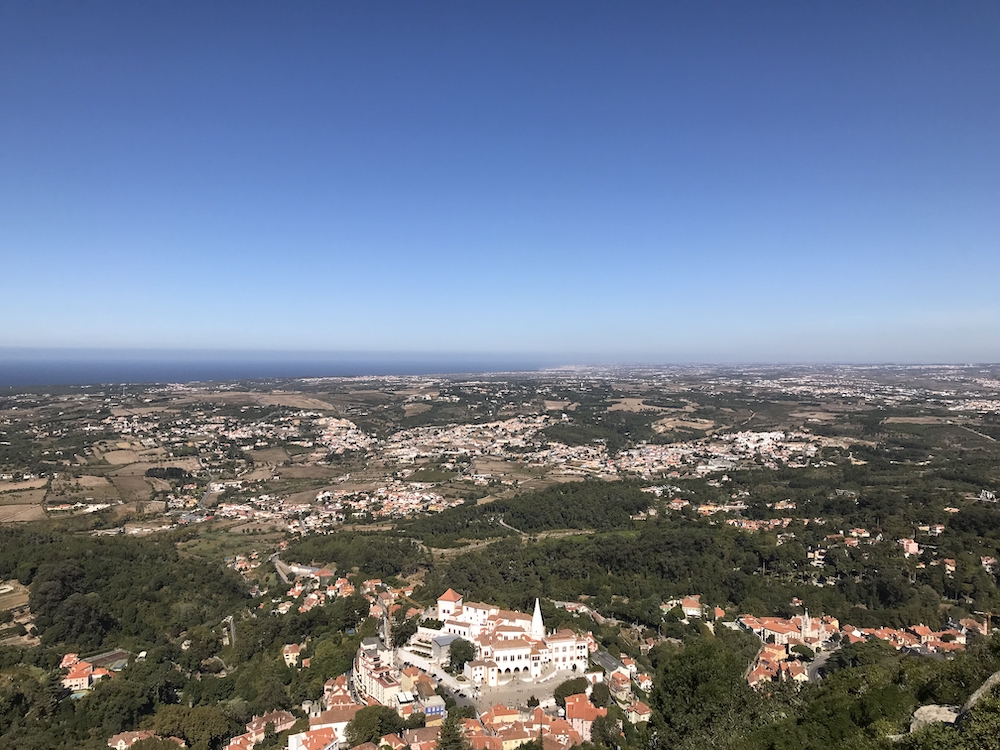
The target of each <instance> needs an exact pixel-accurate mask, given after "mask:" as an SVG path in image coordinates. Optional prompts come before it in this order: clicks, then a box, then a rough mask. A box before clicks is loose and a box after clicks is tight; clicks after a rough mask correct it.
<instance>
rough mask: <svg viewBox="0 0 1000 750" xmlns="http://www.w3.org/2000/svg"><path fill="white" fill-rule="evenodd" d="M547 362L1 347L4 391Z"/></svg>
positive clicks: (473, 369) (474, 369)
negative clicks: (5, 388)
mask: <svg viewBox="0 0 1000 750" xmlns="http://www.w3.org/2000/svg"><path fill="white" fill-rule="evenodd" d="M560 364H565V363H564V362H561V361H556V360H553V359H551V358H546V357H539V356H535V357H530V356H521V357H518V356H513V355H512V356H489V355H461V354H406V353H403V354H399V353H350V352H349V353H342V354H336V353H333V354H315V353H288V352H282V353H266V352H225V353H219V354H213V353H206V352H191V351H174V352H171V351H143V352H135V351H120V350H66V349H60V350H43V349H31V350H28V349H0V387H19V386H22V387H28V386H44V385H89V384H95V383H189V382H197V381H209V380H256V379H268V378H299V377H338V376H339V377H353V376H363V375H430V374H441V375H444V374H454V373H483V372H501V371H503V372H510V371H531V370H537V369H540V368H543V367H550V366H557V365H560Z"/></svg>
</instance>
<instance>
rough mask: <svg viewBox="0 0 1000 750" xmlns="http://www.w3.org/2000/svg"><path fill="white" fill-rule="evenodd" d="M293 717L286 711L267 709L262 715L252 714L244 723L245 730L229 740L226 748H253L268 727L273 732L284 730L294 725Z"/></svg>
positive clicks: (243, 749)
mask: <svg viewBox="0 0 1000 750" xmlns="http://www.w3.org/2000/svg"><path fill="white" fill-rule="evenodd" d="M295 721H296V719H295V717H294V716H293V715H292V714H290V713H289V712H288V711H269V712H268V713H266V714H264V715H263V716H254V717H253V718H252V719H251V720H250V721H249V722H247V725H246V730H247V731H246V732H244V733H243V734H238V735H236V736H235V737H233V738H232V739H231V740H229V744H227V745H226V750H253V747H254V745H257V744H258V743H260V741H261V740H263V739H264V737H265V736H266V735H267V730H268V727H270V728H271V730H272V731H274V732H284V731H286V730H288V729H291V728H292V727H293V726H294V725H295Z"/></svg>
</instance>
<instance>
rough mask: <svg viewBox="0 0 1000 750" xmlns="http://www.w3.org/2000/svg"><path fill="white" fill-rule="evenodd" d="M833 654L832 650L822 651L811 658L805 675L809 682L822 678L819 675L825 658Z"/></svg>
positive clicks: (824, 663)
mask: <svg viewBox="0 0 1000 750" xmlns="http://www.w3.org/2000/svg"><path fill="white" fill-rule="evenodd" d="M832 655H833V652H832V651H824V652H823V653H822V654H820V655H819V656H817V657H816V658H815V659H813V662H812V664H810V665H809V668H808V669H806V675H808V677H809V682H819V681H820V680H821V679H823V678H822V677H821V676H820V670H821V669H823V667H824V666H825V665H826V660H827V659H829V658H830V657H831V656H832Z"/></svg>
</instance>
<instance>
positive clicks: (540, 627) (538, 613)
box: [531, 599, 545, 639]
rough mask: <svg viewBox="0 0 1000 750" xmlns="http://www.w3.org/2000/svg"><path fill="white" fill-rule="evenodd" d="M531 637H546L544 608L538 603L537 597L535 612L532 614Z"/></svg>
mask: <svg viewBox="0 0 1000 750" xmlns="http://www.w3.org/2000/svg"><path fill="white" fill-rule="evenodd" d="M531 637H532V638H536V639H538V638H544V637H545V623H543V622H542V608H541V606H540V605H539V604H538V600H537V599H535V614H533V615H532V616H531Z"/></svg>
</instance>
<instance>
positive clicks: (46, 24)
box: [0, 0, 1000, 362]
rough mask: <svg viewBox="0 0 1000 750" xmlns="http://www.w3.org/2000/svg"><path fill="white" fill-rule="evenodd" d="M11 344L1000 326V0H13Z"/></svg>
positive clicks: (716, 344) (7, 332)
mask: <svg viewBox="0 0 1000 750" xmlns="http://www.w3.org/2000/svg"><path fill="white" fill-rule="evenodd" d="M0 260H2V264H0V268H2V273H0V290H2V293H0V321H2V322H0V346H8V347H11V346H13V347H22V346H23V347H58V346H71V347H118V348H131V347H138V348H145V347H156V348H175V347H176V348H185V349H219V348H225V349H255V350H308V351H340V350H351V351H379V352H392V351H409V352H442V351H447V352H467V353H494V354H505V353H518V354H520V353H527V354H531V353H545V354H546V355H557V356H563V355H565V357H566V358H567V359H568V360H580V361H582V360H590V361H615V360H617V361H665V362H666V361H669V362H675V361H691V360H698V361H733V360H742V361H747V360H753V361H766V360H781V361H790V360H792V361H796V360H803V361H805V360H808V361H834V360H836V361H845V360H849V361H889V360H894V361H973V360H974V361H1000V4H998V3H996V2H959V3H951V2H943V1H942V2H910V1H907V2H877V3H872V2H867V1H866V2H856V3H854V2H809V3H803V2H786V3H765V2H742V1H741V2H733V3H713V2H670V3H662V2H657V3H648V4H646V3H639V2H628V3H612V2H606V3H587V2H566V3H555V2H524V3H518V2H502V3H495V4H492V3H486V2H464V1H463V2H456V3H440V2H419V3H403V2H356V3H349V2H337V3H331V2H293V3H278V2H267V3H253V2H243V1H240V2H231V3H230V2H208V3H206V2H190V3H184V2H145V1H144V2H118V3H101V2H84V3H74V2H58V3H52V2H44V1H40V0H30V1H24V2H16V1H11V0H0Z"/></svg>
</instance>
